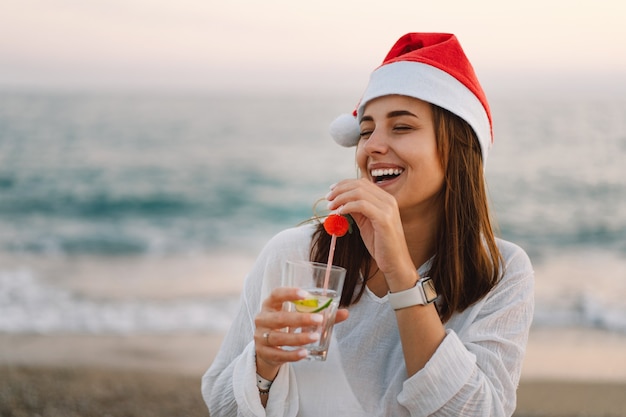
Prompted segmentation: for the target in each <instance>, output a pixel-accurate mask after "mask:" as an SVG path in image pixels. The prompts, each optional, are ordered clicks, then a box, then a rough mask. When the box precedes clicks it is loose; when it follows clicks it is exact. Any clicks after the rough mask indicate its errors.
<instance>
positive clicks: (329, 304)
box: [282, 261, 346, 361]
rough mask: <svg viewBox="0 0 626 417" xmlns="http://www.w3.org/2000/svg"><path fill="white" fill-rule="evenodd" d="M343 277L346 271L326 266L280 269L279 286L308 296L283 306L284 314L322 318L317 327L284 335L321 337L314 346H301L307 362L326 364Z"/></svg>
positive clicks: (289, 263)
mask: <svg viewBox="0 0 626 417" xmlns="http://www.w3.org/2000/svg"><path fill="white" fill-rule="evenodd" d="M345 277H346V269H345V268H342V267H340V266H335V265H332V266H331V268H328V267H327V265H326V264H323V263H319V262H311V261H287V262H286V264H285V266H284V268H283V274H282V285H283V286H284V287H293V288H301V289H303V290H305V291H306V292H307V293H308V294H309V296H308V297H307V298H306V299H304V300H297V301H289V302H286V303H284V305H283V310H286V311H298V312H301V313H316V314H321V315H322V317H323V320H322V323H321V324H319V325H315V326H311V327H305V328H301V327H298V328H287V329H286V331H287V332H292V333H298V332H311V333H313V332H315V333H318V334H319V335H320V338H319V340H318V341H317V342H313V343H309V344H307V345H304V348H305V349H306V350H307V353H308V355H307V359H309V360H320V361H324V360H326V355H327V353H328V345H329V344H330V337H331V334H332V330H333V325H334V324H335V315H336V313H337V308H338V307H339V299H340V298H341V291H342V290H343V281H344V279H345ZM300 348H301V347H300V346H298V347H295V346H284V347H283V349H291V350H293V349H300Z"/></svg>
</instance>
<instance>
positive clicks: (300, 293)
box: [296, 289, 309, 299]
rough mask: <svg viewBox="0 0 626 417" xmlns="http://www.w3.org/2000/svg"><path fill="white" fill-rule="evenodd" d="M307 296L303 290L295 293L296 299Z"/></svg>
mask: <svg viewBox="0 0 626 417" xmlns="http://www.w3.org/2000/svg"><path fill="white" fill-rule="evenodd" d="M308 296H309V293H308V292H306V291H304V290H303V289H298V291H297V292H296V297H299V298H300V299H303V298H307V297H308Z"/></svg>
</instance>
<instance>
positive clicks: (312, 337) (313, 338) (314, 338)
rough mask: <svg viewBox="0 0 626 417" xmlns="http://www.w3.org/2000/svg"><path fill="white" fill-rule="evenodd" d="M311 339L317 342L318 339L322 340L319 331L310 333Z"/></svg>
mask: <svg viewBox="0 0 626 417" xmlns="http://www.w3.org/2000/svg"><path fill="white" fill-rule="evenodd" d="M309 340H310V341H311V342H316V341H318V340H320V334H319V333H309Z"/></svg>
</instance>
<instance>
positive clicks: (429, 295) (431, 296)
mask: <svg viewBox="0 0 626 417" xmlns="http://www.w3.org/2000/svg"><path fill="white" fill-rule="evenodd" d="M422 288H423V289H424V295H426V302H427V303H432V302H433V301H435V300H436V299H437V290H435V283H434V282H433V280H432V279H426V280H424V281H423V283H422Z"/></svg>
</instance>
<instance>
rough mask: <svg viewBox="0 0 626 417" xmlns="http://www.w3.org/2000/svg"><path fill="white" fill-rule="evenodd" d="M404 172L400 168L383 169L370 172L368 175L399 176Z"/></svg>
mask: <svg viewBox="0 0 626 417" xmlns="http://www.w3.org/2000/svg"><path fill="white" fill-rule="evenodd" d="M403 171H404V170H403V169H400V168H395V169H391V168H384V169H373V170H371V171H370V175H371V176H372V177H382V176H383V175H400V174H402V172H403Z"/></svg>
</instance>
